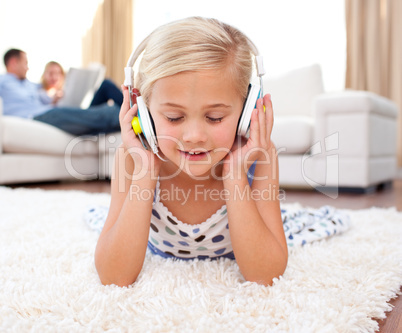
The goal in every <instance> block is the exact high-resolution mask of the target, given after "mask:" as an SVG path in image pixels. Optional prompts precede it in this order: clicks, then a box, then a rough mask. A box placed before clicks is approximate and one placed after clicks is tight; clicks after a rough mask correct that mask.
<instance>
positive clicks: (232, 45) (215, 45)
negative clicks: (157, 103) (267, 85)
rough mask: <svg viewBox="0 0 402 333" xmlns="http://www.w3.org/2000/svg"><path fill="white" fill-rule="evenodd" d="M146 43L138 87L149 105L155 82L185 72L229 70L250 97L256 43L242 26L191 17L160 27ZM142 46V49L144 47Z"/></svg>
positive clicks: (243, 93)
mask: <svg viewBox="0 0 402 333" xmlns="http://www.w3.org/2000/svg"><path fill="white" fill-rule="evenodd" d="M141 45H142V47H144V46H145V51H144V52H143V55H142V59H141V62H140V64H139V67H138V72H137V75H136V81H135V87H136V88H137V89H139V91H140V92H141V95H142V96H143V98H144V100H145V102H146V104H148V102H149V98H150V96H151V93H152V87H153V85H154V84H155V82H156V81H157V80H159V79H161V78H164V77H168V76H172V75H175V74H178V73H181V72H188V71H203V70H217V71H219V70H227V72H226V73H228V74H229V75H230V78H231V79H232V80H234V82H235V84H236V87H237V93H238V94H239V95H240V96H241V97H242V98H246V96H247V91H248V85H249V82H250V79H251V75H252V71H253V56H252V54H254V55H256V54H257V50H256V47H255V46H254V44H252V42H251V41H250V40H249V39H248V38H247V37H246V36H245V35H244V34H243V33H242V32H241V31H239V30H238V29H236V28H234V27H232V26H230V25H228V24H225V23H222V22H220V21H218V20H216V19H209V18H202V17H190V18H187V19H183V20H179V21H175V22H172V23H168V24H166V25H163V26H161V27H159V28H158V29H156V30H155V31H154V32H153V33H151V35H150V36H148V37H147V38H146V39H145V40H144V41H143V43H142V44H141ZM141 45H140V46H139V48H141Z"/></svg>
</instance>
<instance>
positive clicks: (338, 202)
mask: <svg viewBox="0 0 402 333" xmlns="http://www.w3.org/2000/svg"><path fill="white" fill-rule="evenodd" d="M21 186H23V187H28V188H38V187H39V188H42V189H45V190H81V191H87V192H107V193H108V192H110V183H109V181H87V182H55V183H43V184H24V185H19V186H12V187H21ZM281 199H282V202H283V203H294V202H299V203H300V204H302V205H304V206H310V207H314V208H318V207H320V206H323V205H331V206H334V207H337V208H347V209H365V208H369V207H372V206H376V207H382V208H386V207H396V208H397V210H399V211H402V180H396V181H394V182H393V183H392V184H390V186H386V187H384V188H380V189H378V190H377V191H375V192H372V193H366V194H358V193H351V192H343V191H340V192H339V193H336V192H329V193H327V194H325V193H321V192H319V191H314V190H294V189H283V190H281ZM401 292H402V288H401ZM390 303H391V304H392V305H393V306H394V309H393V310H392V311H391V312H390V313H388V316H387V318H386V319H385V320H383V321H379V325H380V330H379V332H381V333H395V332H402V296H400V297H398V298H396V299H394V300H392V301H391V302H390Z"/></svg>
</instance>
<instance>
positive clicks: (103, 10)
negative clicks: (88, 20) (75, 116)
mask: <svg viewBox="0 0 402 333" xmlns="http://www.w3.org/2000/svg"><path fill="white" fill-rule="evenodd" d="M132 21H133V0H104V1H103V2H102V3H101V4H100V5H99V7H98V9H97V11H96V14H95V16H94V19H93V22H92V26H91V28H90V29H89V30H88V31H87V33H86V34H85V36H84V37H83V40H82V62H83V65H84V66H87V65H88V64H90V63H91V62H98V63H101V64H103V65H105V66H106V77H107V78H109V79H111V80H113V81H114V82H115V83H116V84H117V86H119V87H120V85H121V84H122V83H123V81H124V67H125V66H126V63H127V60H128V58H129V56H130V54H131V52H132V47H133V41H132V40H133V24H132Z"/></svg>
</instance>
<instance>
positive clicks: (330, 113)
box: [264, 65, 399, 191]
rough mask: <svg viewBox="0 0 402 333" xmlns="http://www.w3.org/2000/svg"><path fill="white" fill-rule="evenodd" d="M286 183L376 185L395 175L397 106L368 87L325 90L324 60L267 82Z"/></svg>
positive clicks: (349, 187)
mask: <svg viewBox="0 0 402 333" xmlns="http://www.w3.org/2000/svg"><path fill="white" fill-rule="evenodd" d="M264 90H265V92H266V93H267V92H270V93H271V94H272V101H273V105H274V114H275V120H274V121H275V124H274V128H273V133H272V140H273V142H274V143H275V145H276V147H277V149H278V152H279V173H280V175H279V180H280V185H281V186H282V187H301V188H311V187H313V188H317V189H323V188H324V190H325V189H330V190H334V189H339V188H341V189H343V190H351V191H354V190H356V191H362V190H363V191H371V190H373V189H375V188H376V187H377V186H378V185H382V184H385V183H389V182H390V181H392V180H393V178H394V177H395V175H396V169H397V158H396V143H397V117H398V113H399V111H398V107H397V106H396V104H395V103H393V102H392V101H390V100H389V99H386V98H383V97H380V96H378V95H376V94H373V93H370V92H365V91H352V90H345V91H341V92H333V93H325V92H324V88H323V81H322V73H321V69H320V66H319V65H312V66H308V67H305V68H300V69H297V70H293V71H291V72H288V73H286V74H283V75H281V76H278V77H276V78H268V79H266V80H265V82H264Z"/></svg>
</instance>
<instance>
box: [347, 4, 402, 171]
mask: <svg viewBox="0 0 402 333" xmlns="http://www.w3.org/2000/svg"><path fill="white" fill-rule="evenodd" d="M345 1H346V3H345V10H346V31H347V32H346V33H347V57H346V58H347V63H346V82H345V86H346V88H351V89H357V90H368V91H372V92H374V93H377V94H379V95H382V96H384V97H387V98H390V99H392V100H393V101H394V102H395V103H396V104H397V105H398V106H399V109H400V110H401V111H402V1H401V0H345ZM398 165H399V166H402V116H401V114H400V115H399V118H398Z"/></svg>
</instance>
